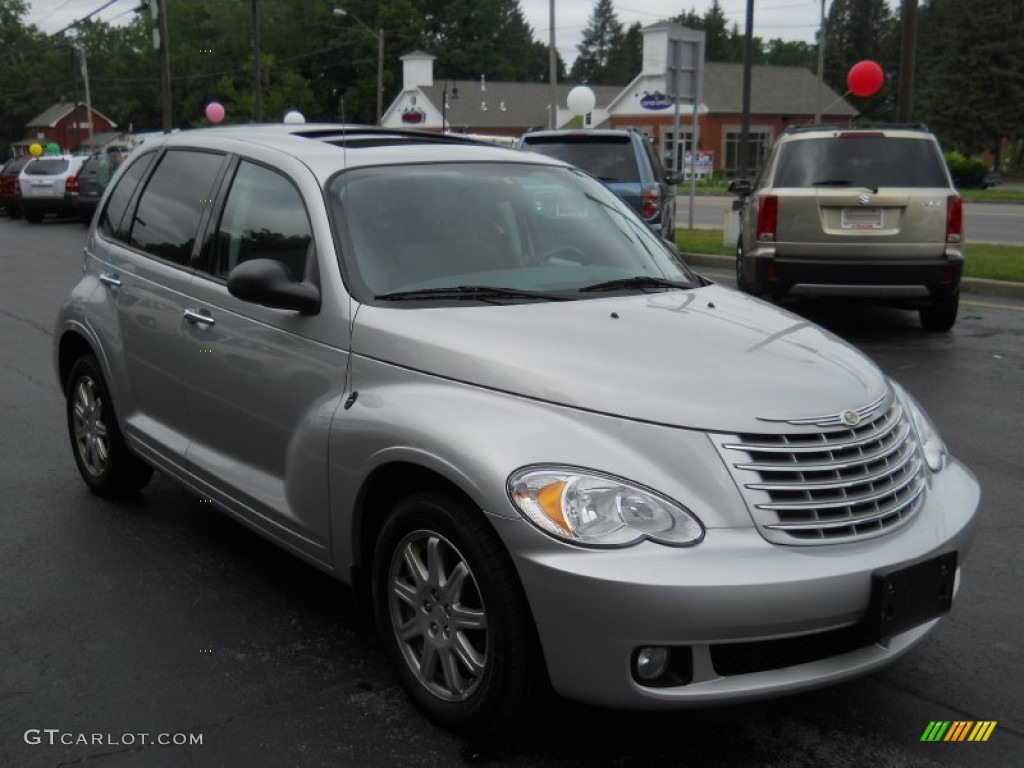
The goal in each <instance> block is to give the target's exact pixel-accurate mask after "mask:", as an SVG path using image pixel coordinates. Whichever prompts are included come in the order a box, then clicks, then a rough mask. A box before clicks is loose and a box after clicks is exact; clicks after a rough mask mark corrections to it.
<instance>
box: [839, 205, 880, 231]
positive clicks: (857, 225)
mask: <svg viewBox="0 0 1024 768" xmlns="http://www.w3.org/2000/svg"><path fill="white" fill-rule="evenodd" d="M839 226H841V227H842V228H843V229H881V228H882V209H881V208H843V210H842V213H841V214H840V219H839Z"/></svg>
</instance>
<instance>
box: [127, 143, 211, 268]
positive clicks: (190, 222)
mask: <svg viewBox="0 0 1024 768" xmlns="http://www.w3.org/2000/svg"><path fill="white" fill-rule="evenodd" d="M223 159H224V157H223V155H220V154H216V153H212V152H199V151H194V150H181V149H172V150H169V151H168V152H167V153H166V154H165V155H164V156H163V158H161V160H160V164H159V165H158V166H157V167H156V170H155V171H153V175H152V176H151V177H150V179H149V183H148V184H147V185H146V188H145V189H144V190H143V191H142V197H141V198H139V205H138V208H137V209H136V211H135V217H134V219H133V221H132V226H131V232H130V235H129V242H130V243H131V245H133V246H135V247H136V248H139V249H141V250H143V251H146V252H147V253H150V254H152V255H153V256H157V257H159V258H161V259H166V260H167V261H170V262H172V263H174V264H180V265H182V266H184V265H187V264H188V262H189V259H190V258H191V256H192V249H193V246H194V245H195V241H196V236H197V234H198V232H199V222H200V220H201V219H202V217H203V213H204V212H205V210H206V207H207V206H208V205H210V204H211V203H212V202H213V200H212V198H213V190H214V184H215V183H216V181H217V178H218V176H219V174H220V167H221V164H222V162H223Z"/></svg>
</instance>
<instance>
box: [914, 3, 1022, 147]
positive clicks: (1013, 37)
mask: <svg viewBox="0 0 1024 768" xmlns="http://www.w3.org/2000/svg"><path fill="white" fill-rule="evenodd" d="M918 35H919V39H920V40H921V43H922V45H921V47H920V49H919V52H918V54H919V55H918V64H917V67H916V69H917V72H918V73H919V86H920V88H919V91H918V95H917V100H916V107H915V114H917V115H920V116H921V117H923V118H924V120H925V121H926V122H927V123H928V125H929V126H930V127H932V128H933V129H935V130H936V131H937V132H938V133H939V135H940V136H941V138H942V140H943V143H944V144H945V145H946V148H947V149H955V150H959V151H960V152H963V153H964V154H966V155H973V154H977V153H979V152H981V151H983V150H989V151H991V152H992V153H993V154H994V155H996V158H997V161H998V158H999V153H1000V148H1001V142H1002V140H1003V139H1010V140H1020V139H1021V138H1022V137H1024V53H1022V52H1021V45H1020V41H1021V40H1022V39H1024V6H1022V5H1021V3H1020V2H1019V1H1018V0H933V2H931V3H928V4H927V5H926V6H924V7H922V10H921V17H920V24H919V27H918Z"/></svg>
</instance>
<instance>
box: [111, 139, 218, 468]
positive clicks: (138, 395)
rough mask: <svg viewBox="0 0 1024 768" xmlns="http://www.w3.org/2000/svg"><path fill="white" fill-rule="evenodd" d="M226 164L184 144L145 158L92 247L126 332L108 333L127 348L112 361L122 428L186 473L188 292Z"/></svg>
mask: <svg viewBox="0 0 1024 768" xmlns="http://www.w3.org/2000/svg"><path fill="white" fill-rule="evenodd" d="M224 162H225V156H224V155H223V154H217V153H211V152H201V151H194V150H184V149H171V150H168V151H166V152H164V153H162V154H158V153H156V152H152V153H148V154H147V155H145V156H142V157H140V158H139V159H138V161H137V162H135V163H133V164H132V165H131V166H130V167H129V168H127V169H126V172H125V173H124V174H123V175H122V176H121V178H120V179H119V180H118V183H117V187H116V188H115V189H114V190H113V191H112V192H111V195H110V197H109V199H108V200H107V203H106V205H105V206H104V209H103V212H102V213H101V215H100V219H99V222H98V234H97V238H96V241H95V243H94V244H92V246H93V247H92V252H93V255H94V256H95V257H96V258H97V260H98V269H99V272H100V274H99V280H100V282H101V283H102V284H103V286H104V290H106V291H108V292H109V293H110V294H111V296H112V299H113V304H114V306H115V307H116V323H117V325H118V327H119V332H118V333H112V334H109V337H110V338H118V339H119V340H120V343H121V344H122V350H120V352H119V354H117V355H112V356H111V359H112V360H113V359H116V360H117V361H119V362H118V363H117V364H119V365H120V369H119V370H115V371H113V372H112V373H113V378H114V380H115V382H116V383H117V385H119V386H118V387H117V389H118V390H119V391H117V392H115V397H116V398H117V400H118V410H119V411H120V413H121V418H122V421H123V422H124V424H125V433H126V435H127V437H128V439H129V441H130V442H131V443H132V445H133V447H134V448H135V449H136V450H137V452H138V453H139V454H141V455H142V456H144V457H146V458H149V459H151V460H152V461H153V462H154V463H156V464H157V465H158V466H162V467H164V468H165V469H169V470H170V471H175V469H177V470H178V472H179V474H183V473H184V457H185V448H186V446H187V444H188V419H187V416H186V412H185V400H184V395H183V392H182V365H183V362H182V348H181V345H182V339H181V334H182V327H183V326H184V324H185V317H184V312H185V308H186V306H187V302H186V298H187V293H186V291H187V288H188V284H189V283H190V282H191V281H192V271H193V270H192V265H191V260H192V257H193V253H194V252H196V251H197V249H198V246H197V242H196V241H197V237H198V233H199V231H200V228H201V226H202V224H203V222H204V220H205V219H206V218H208V216H209V214H208V211H207V206H208V205H209V202H208V201H209V200H210V199H211V197H212V190H213V189H214V186H215V184H216V182H217V180H218V178H219V177H220V176H221V171H222V166H223V165H224ZM150 166H154V167H155V168H153V169H151V168H150ZM150 171H152V172H151V173H150ZM144 177H145V178H144ZM140 181H141V182H142V189H141V192H138V191H137V188H138V187H139V185H140Z"/></svg>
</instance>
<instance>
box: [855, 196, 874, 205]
mask: <svg viewBox="0 0 1024 768" xmlns="http://www.w3.org/2000/svg"><path fill="white" fill-rule="evenodd" d="M857 199H858V200H860V204H861V205H867V204H868V203H870V202H871V196H870V195H868V194H863V195H861V196H860V197H858V198H857Z"/></svg>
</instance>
